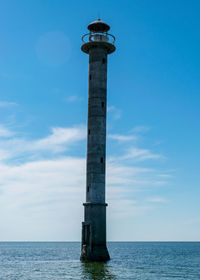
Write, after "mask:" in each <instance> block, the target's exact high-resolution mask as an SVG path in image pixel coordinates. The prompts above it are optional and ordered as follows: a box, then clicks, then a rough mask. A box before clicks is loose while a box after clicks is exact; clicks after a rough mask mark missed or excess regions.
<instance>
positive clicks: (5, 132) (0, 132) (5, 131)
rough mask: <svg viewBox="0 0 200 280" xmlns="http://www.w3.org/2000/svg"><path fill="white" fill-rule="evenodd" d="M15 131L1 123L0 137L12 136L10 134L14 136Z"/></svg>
mask: <svg viewBox="0 0 200 280" xmlns="http://www.w3.org/2000/svg"><path fill="white" fill-rule="evenodd" d="M13 135H14V133H13V132H12V131H11V130H10V129H8V128H6V127H5V126H4V125H0V138H1V137H10V136H13Z"/></svg>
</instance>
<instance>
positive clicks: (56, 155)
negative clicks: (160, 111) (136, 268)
mask: <svg viewBox="0 0 200 280" xmlns="http://www.w3.org/2000/svg"><path fill="white" fill-rule="evenodd" d="M0 131H1V130H0ZM6 133H7V134H6ZM2 135H7V138H6V137H4V138H3V136H2V139H0V147H1V148H0V220H1V225H3V227H2V226H1V231H0V240H66V238H67V239H68V240H79V239H80V224H81V221H82V219H83V217H82V214H83V209H82V202H84V200H85V181H86V178H85V174H86V170H85V169H86V159H85V158H82V157H77V156H69V155H67V152H65V151H71V150H72V149H73V145H74V143H80V142H81V141H83V140H84V139H85V137H86V128H85V127H84V126H75V127H54V128H52V129H51V131H50V134H49V135H47V136H46V137H43V138H40V139H36V140H33V139H26V138H24V137H20V136H19V135H18V134H17V135H16V134H14V133H13V132H12V131H10V130H9V128H6V127H4V126H2ZM116 135H117V134H116ZM116 135H115V137H114V138H117V139H118V138H119V139H120V137H118V136H119V135H117V137H116ZM124 136H126V135H124ZM122 139H123V140H122ZM122 139H121V140H120V141H127V143H129V141H131V139H126V137H125V138H123V137H122ZM125 139H126V140H125ZM132 140H133V139H132ZM131 144H132V143H131ZM131 149H132V147H131ZM142 151H143V152H141V151H140V152H138V151H137V152H136V151H134V152H132V157H135V158H137V159H141V158H142V160H144V159H148V158H149V157H150V158H151V159H152V160H153V159H157V157H155V156H152V154H153V153H151V152H150V151H149V150H147V149H146V150H142ZM144 151H145V152H144ZM63 152H65V153H63ZM52 155H53V156H52ZM150 155H151V156H150ZM153 155H154V154H153ZM123 157H124V158H125V159H123ZM126 158H127V155H125V156H124V155H123V154H121V153H119V157H118V158H111V157H108V160H107V167H106V169H107V172H106V174H107V175H106V181H107V201H108V203H109V205H110V207H109V209H110V211H112V219H113V220H119V221H120V220H121V219H124V218H127V217H129V218H130V217H135V216H138V215H143V214H144V213H145V212H146V211H149V209H150V208H151V203H153V200H154V202H158V198H160V197H153V198H152V197H151V198H150V199H151V203H150V201H146V204H144V203H143V204H141V203H140V202H139V201H138V200H137V193H139V192H141V191H142V192H144V191H145V190H146V189H148V193H149V192H150V191H151V189H154V188H156V187H157V186H159V185H160V184H166V178H162V180H160V178H159V177H158V176H157V175H158V174H165V173H164V172H163V173H160V171H158V170H156V168H150V167H148V166H147V167H140V166H138V165H137V164H136V163H135V164H134V165H133V164H132V163H131V164H129V163H128V161H126ZM15 159H17V160H15ZM18 159H19V160H18ZM21 159H22V160H21ZM156 199H157V200H156ZM160 202H161V201H160ZM71 217H73V219H71ZM108 218H109V216H108ZM110 222H111V226H112V221H110ZM24 225H26V226H24ZM52 225H53V226H52ZM69 228H70V230H69Z"/></svg>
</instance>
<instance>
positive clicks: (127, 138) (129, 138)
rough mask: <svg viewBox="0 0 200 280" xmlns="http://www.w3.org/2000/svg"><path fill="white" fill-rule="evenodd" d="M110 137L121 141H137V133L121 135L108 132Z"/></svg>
mask: <svg viewBox="0 0 200 280" xmlns="http://www.w3.org/2000/svg"><path fill="white" fill-rule="evenodd" d="M108 138H109V139H113V140H117V141H119V142H121V141H122V142H124V141H135V140H137V137H136V136H135V135H121V134H108Z"/></svg>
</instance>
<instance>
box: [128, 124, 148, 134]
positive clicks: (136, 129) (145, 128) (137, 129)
mask: <svg viewBox="0 0 200 280" xmlns="http://www.w3.org/2000/svg"><path fill="white" fill-rule="evenodd" d="M150 129H151V127H150V126H144V125H141V126H135V127H134V128H133V129H132V132H135V133H142V132H147V131H149V130H150Z"/></svg>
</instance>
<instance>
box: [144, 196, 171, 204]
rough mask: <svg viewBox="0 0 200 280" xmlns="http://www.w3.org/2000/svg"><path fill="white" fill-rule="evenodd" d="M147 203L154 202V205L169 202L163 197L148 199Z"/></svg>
mask: <svg viewBox="0 0 200 280" xmlns="http://www.w3.org/2000/svg"><path fill="white" fill-rule="evenodd" d="M146 201H148V202H152V203H166V202H167V200H166V199H165V198H163V197H149V198H147V199H146Z"/></svg>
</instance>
